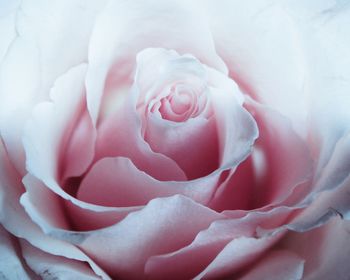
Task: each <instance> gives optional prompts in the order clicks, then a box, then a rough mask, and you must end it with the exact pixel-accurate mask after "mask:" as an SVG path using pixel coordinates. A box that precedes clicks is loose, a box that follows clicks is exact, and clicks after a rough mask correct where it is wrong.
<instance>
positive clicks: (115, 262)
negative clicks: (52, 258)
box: [27, 195, 224, 279]
mask: <svg viewBox="0 0 350 280" xmlns="http://www.w3.org/2000/svg"><path fill="white" fill-rule="evenodd" d="M43 210H45V209H43V208H41V209H38V207H37V206H36V205H32V207H31V208H27V211H28V214H29V215H30V216H31V218H32V219H33V220H34V221H35V222H36V223H38V225H39V226H40V227H41V228H42V229H43V230H44V231H45V232H47V233H48V234H49V235H53V236H55V237H57V238H60V239H64V240H67V241H69V242H73V243H76V244H78V246H79V247H80V248H82V249H83V250H84V252H86V253H87V254H88V255H89V256H91V257H92V258H93V259H94V260H96V262H97V263H99V264H100V265H101V266H102V267H103V268H104V269H106V270H107V272H109V273H110V275H112V276H113V277H122V278H127V279H142V278H143V277H144V276H143V275H144V265H145V262H146V261H147V259H148V258H149V257H150V256H152V255H156V254H162V253H166V252H169V251H173V250H177V249H179V248H181V247H183V246H184V245H186V244H188V243H190V242H191V240H193V238H194V237H195V236H196V234H197V233H198V232H199V231H201V230H202V229H205V228H207V227H208V226H209V224H210V223H211V222H213V221H214V220H217V219H220V218H223V217H224V216H222V215H220V214H218V213H216V212H214V211H212V210H210V209H208V208H206V207H203V206H202V205H199V204H196V203H194V202H193V201H191V200H189V199H188V198H185V197H183V196H178V195H176V196H173V197H170V198H158V199H154V200H152V201H151V202H150V203H149V204H148V205H147V206H145V208H144V209H142V210H140V211H136V212H133V213H131V214H129V215H128V216H127V217H126V218H125V219H124V220H122V221H121V222H119V223H117V224H115V225H113V226H111V227H108V228H104V229H101V230H95V231H89V232H74V231H66V230H62V229H59V228H57V227H56V225H59V224H58V223H57V221H55V220H54V219H52V217H51V219H45V217H44V216H43V213H45V212H43ZM179 233H181V234H179Z"/></svg>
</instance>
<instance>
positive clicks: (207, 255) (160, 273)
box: [146, 208, 293, 279]
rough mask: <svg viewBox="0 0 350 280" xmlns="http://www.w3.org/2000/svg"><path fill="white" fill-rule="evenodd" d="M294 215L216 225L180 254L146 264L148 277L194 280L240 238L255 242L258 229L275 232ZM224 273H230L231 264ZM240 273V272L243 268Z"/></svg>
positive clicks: (283, 211) (285, 212)
mask: <svg viewBox="0 0 350 280" xmlns="http://www.w3.org/2000/svg"><path fill="white" fill-rule="evenodd" d="M292 211H293V210H291V209H287V208H279V209H274V210H273V211H270V212H268V213H259V212H252V213H249V214H248V215H243V216H242V217H236V218H235V217H232V218H230V217H229V216H228V217H227V218H226V219H222V220H217V221H214V222H213V223H211V225H210V226H209V227H208V228H206V229H204V230H202V231H201V232H199V233H198V234H197V236H196V238H195V239H194V240H193V241H192V243H191V244H189V245H187V246H184V247H183V248H181V249H179V250H177V251H173V252H170V253H167V254H162V255H158V256H152V257H150V258H149V259H148V261H147V264H146V273H147V275H149V277H150V278H152V279H164V277H170V276H172V277H173V278H169V279H177V277H181V278H182V279H189V278H193V277H195V276H196V275H197V274H199V273H200V272H202V271H203V270H205V269H206V267H207V266H208V265H209V264H210V263H211V262H213V261H214V259H215V258H216V257H217V256H218V255H219V254H220V252H221V251H222V250H223V249H224V248H225V246H227V245H228V244H229V243H230V242H231V241H232V242H233V241H234V240H236V239H238V240H239V239H240V238H243V239H244V238H247V239H252V240H255V238H254V236H256V229H257V227H265V228H273V229H275V228H276V227H278V226H280V225H281V224H283V223H285V222H286V221H287V220H288V217H289V215H290V214H291V213H292ZM263 238H265V237H263ZM237 242H239V241H237ZM258 256H259V254H256V256H253V257H251V261H253V260H255V259H256V258H257V257H258ZM232 265H234V263H232ZM223 269H224V270H226V269H228V270H230V269H231V263H228V264H227V265H225V267H224V268H223ZM237 269H238V271H240V270H241V269H242V267H238V268H237ZM169 275H170V276H169Z"/></svg>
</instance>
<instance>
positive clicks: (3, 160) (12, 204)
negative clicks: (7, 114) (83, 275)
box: [0, 142, 109, 279]
mask: <svg viewBox="0 0 350 280" xmlns="http://www.w3.org/2000/svg"><path fill="white" fill-rule="evenodd" d="M0 178H1V180H0V209H1V214H2V215H1V216H0V221H1V224H2V225H3V226H4V227H5V228H6V230H8V231H9V232H10V233H12V234H13V235H15V236H16V237H19V238H23V239H25V240H27V241H28V242H30V243H31V244H33V246H35V247H37V248H39V249H41V250H42V251H45V252H48V253H49V254H54V255H58V256H64V257H67V258H72V259H76V260H80V261H86V262H88V263H89V265H90V266H91V267H92V268H93V270H94V271H95V272H96V274H97V275H100V276H101V277H102V278H103V279H109V277H108V276H107V275H106V274H105V273H104V272H103V271H102V270H101V269H100V268H99V267H98V266H97V265H96V264H95V263H94V261H92V260H91V259H90V258H89V257H87V256H86V255H85V254H84V253H83V252H82V251H81V250H79V249H78V248H77V247H75V246H73V245H72V244H70V243H67V242H62V241H60V240H57V239H55V238H51V237H49V236H47V235H45V234H43V232H42V231H41V230H40V229H39V227H38V226H37V225H36V224H34V223H33V222H32V220H31V219H30V217H28V215H27V214H26V212H25V211H24V209H23V207H22V206H21V205H20V204H19V200H20V196H21V195H22V193H23V191H24V188H23V185H22V184H21V176H20V175H19V174H18V173H17V171H16V169H15V168H14V167H13V165H12V164H11V162H10V161H9V158H8V156H7V154H6V150H5V149H4V146H3V144H2V142H0Z"/></svg>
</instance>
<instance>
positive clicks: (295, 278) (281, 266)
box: [239, 250, 304, 280]
mask: <svg viewBox="0 0 350 280" xmlns="http://www.w3.org/2000/svg"><path fill="white" fill-rule="evenodd" d="M303 271H304V260H303V259H302V258H300V257H299V256H298V255H296V254H294V253H292V252H289V251H287V250H283V251H282V250H278V251H271V252H270V253H268V254H267V255H266V256H265V255H264V256H263V257H262V258H261V260H260V261H259V262H258V263H257V264H254V265H253V267H252V268H251V269H249V271H248V272H247V273H245V274H244V276H243V277H240V278H239V280H260V279H270V280H281V279H288V280H299V279H303V278H302V277H303Z"/></svg>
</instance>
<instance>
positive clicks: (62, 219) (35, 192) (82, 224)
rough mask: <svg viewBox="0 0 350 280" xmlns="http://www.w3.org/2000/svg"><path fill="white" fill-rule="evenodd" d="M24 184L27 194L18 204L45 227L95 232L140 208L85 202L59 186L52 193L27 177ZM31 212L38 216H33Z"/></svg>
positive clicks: (35, 180)
mask: <svg viewBox="0 0 350 280" xmlns="http://www.w3.org/2000/svg"><path fill="white" fill-rule="evenodd" d="M23 183H24V185H25V187H26V190H27V192H26V193H24V194H23V195H22V197H21V204H22V205H23V207H24V208H25V210H26V212H27V213H28V214H29V216H31V218H32V219H33V220H34V221H35V222H37V223H40V221H41V223H43V224H45V225H46V228H47V227H49V226H56V227H59V228H63V229H67V230H71V229H77V230H94V229H98V228H103V227H106V226H110V225H112V224H115V223H117V222H119V221H120V220H122V219H123V218H124V217H125V216H127V215H128V214H129V213H130V212H132V211H135V210H138V209H140V207H120V208H113V207H102V206H98V205H94V204H89V203H85V202H82V201H80V200H78V199H76V198H74V197H72V196H70V195H69V194H67V193H65V192H64V191H62V190H61V189H60V188H59V187H58V186H52V185H51V186H50V187H51V188H53V190H51V189H50V188H49V187H48V186H45V185H44V184H43V183H42V182H41V181H39V180H38V179H36V178H35V177H33V176H31V175H29V174H28V175H26V176H25V177H24V179H23ZM31 213H37V214H35V216H33V214H31ZM39 220H40V221H39ZM44 230H46V229H44Z"/></svg>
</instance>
